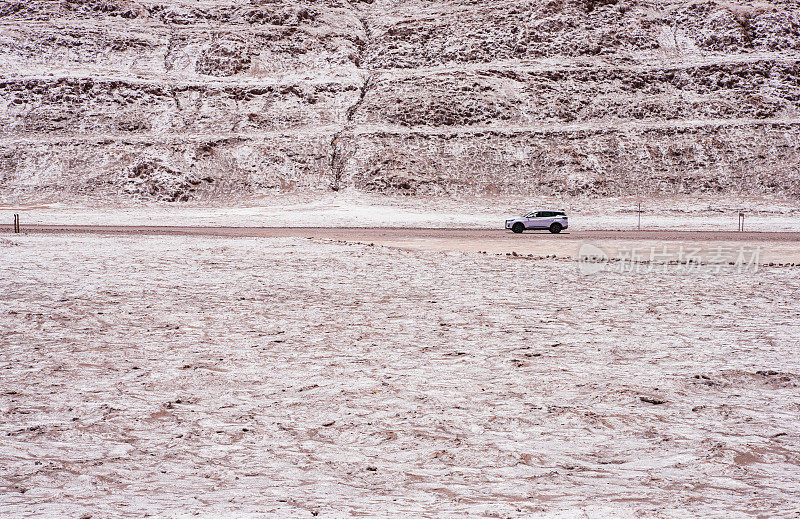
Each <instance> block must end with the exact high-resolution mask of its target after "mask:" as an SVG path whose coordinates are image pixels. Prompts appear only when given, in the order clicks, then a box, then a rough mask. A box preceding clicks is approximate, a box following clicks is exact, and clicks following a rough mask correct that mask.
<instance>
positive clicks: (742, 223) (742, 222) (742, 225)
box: [739, 211, 744, 232]
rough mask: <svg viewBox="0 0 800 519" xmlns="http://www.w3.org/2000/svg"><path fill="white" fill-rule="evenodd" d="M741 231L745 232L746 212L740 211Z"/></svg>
mask: <svg viewBox="0 0 800 519" xmlns="http://www.w3.org/2000/svg"><path fill="white" fill-rule="evenodd" d="M739 232H744V213H743V212H742V211H739Z"/></svg>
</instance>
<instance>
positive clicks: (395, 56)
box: [0, 0, 800, 201]
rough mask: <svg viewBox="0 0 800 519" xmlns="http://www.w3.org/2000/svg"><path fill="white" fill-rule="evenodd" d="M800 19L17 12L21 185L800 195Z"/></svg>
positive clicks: (223, 193) (408, 7)
mask: <svg viewBox="0 0 800 519" xmlns="http://www.w3.org/2000/svg"><path fill="white" fill-rule="evenodd" d="M798 13H800V2H797V1H795V0H775V1H760V2H732V1H721V0H708V1H703V2H698V1H694V0H692V1H689V0H673V1H669V0H664V1H656V0H550V1H543V0H537V1H526V0H497V1H494V2H476V1H474V0H449V1H431V0H403V1H399V0H373V1H355V0H351V1H348V0H316V1H314V0H309V1H288V0H269V1H267V0H250V1H234V0H202V1H188V0H178V1H170V2H167V1H164V0H137V1H127V0H113V1H112V0H61V1H57V2H56V1H45V0H33V1H26V2H22V1H18V0H17V1H0V41H1V42H2V45H0V123H1V124H0V193H2V198H4V199H7V200H8V199H14V200H16V199H20V197H22V198H24V197H51V198H54V199H62V197H64V196H67V195H69V194H90V195H97V196H111V195H120V196H123V197H131V198H133V199H145V200H173V201H182V200H191V199H192V198H194V197H196V195H197V193H199V192H204V195H205V197H209V196H210V197H211V198H215V197H216V198H219V199H220V200H222V199H226V198H227V197H233V198H234V199H235V198H241V197H246V196H249V195H254V194H259V193H265V192H270V191H274V190H287V189H309V190H315V189H331V188H333V189H340V188H356V189H360V190H366V191H376V192H399V193H408V194H420V193H428V194H437V193H447V194H457V193H463V194H498V193H516V194H547V193H551V192H554V191H559V192H564V191H565V190H566V191H567V192H569V193H570V194H581V195H598V196H608V195H613V196H617V195H625V194H636V193H643V194H647V193H650V194H656V193H659V194H686V193H708V192H712V193H718V192H719V193H743V194H760V193H768V194H777V195H780V196H790V197H797V196H800V183H798V180H797V175H796V174H795V172H796V171H797V168H798V164H799V163H800V154H799V153H798V129H799V128H800V14H798ZM142 165H150V166H148V168H149V169H148V171H149V170H153V171H156V170H157V171H159V172H160V173H159V174H145V175H136V174H135V172H136V171H137V168H139V169H141V167H142ZM154 165H157V166H154ZM165 172H170V173H165ZM165 175H166V176H165ZM201 179H207V180H201Z"/></svg>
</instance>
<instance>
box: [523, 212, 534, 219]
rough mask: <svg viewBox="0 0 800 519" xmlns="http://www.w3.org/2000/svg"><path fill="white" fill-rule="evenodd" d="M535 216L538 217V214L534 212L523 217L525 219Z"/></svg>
mask: <svg viewBox="0 0 800 519" xmlns="http://www.w3.org/2000/svg"><path fill="white" fill-rule="evenodd" d="M535 216H536V212H533V213H528V214H526V215H525V216H523V218H533V217H535Z"/></svg>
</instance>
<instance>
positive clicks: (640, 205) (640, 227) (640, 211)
mask: <svg viewBox="0 0 800 519" xmlns="http://www.w3.org/2000/svg"><path fill="white" fill-rule="evenodd" d="M636 212H637V213H639V222H638V223H637V224H636V229H637V230H639V231H641V230H642V203H641V202H639V208H638V209H637V210H636Z"/></svg>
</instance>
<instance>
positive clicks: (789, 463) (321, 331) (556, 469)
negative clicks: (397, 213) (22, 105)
mask: <svg viewBox="0 0 800 519" xmlns="http://www.w3.org/2000/svg"><path fill="white" fill-rule="evenodd" d="M0 253H1V255H2V258H3V261H2V263H0V272H2V274H0V298H2V311H0V346H1V347H2V349H3V352H4V355H3V358H2V361H0V369H2V373H3V377H2V394H0V410H1V411H2V413H3V417H4V419H3V424H2V435H0V438H1V440H0V460H2V461H1V462H2V466H3V470H2V471H0V486H2V491H0V495H2V497H1V498H0V515H3V516H4V517H5V516H12V517H20V516H36V515H38V516H68V517H80V516H81V515H83V514H91V515H92V516H93V517H106V516H113V517H141V516H142V515H144V514H154V515H158V516H167V517H172V516H184V515H191V514H193V513H195V512H200V513H201V514H203V515H206V516H209V515H220V514H226V515H232V516H248V517H251V516H274V517H312V516H313V515H316V514H318V516H319V517H343V516H352V515H363V516H391V517H398V516H405V517H423V516H424V517H450V516H456V515H458V516H463V515H464V514H465V513H466V514H469V515H473V516H480V517H530V516H537V515H545V514H546V515H557V516H562V517H586V516H587V515H588V516H590V517H609V516H617V517H631V516H641V515H646V516H649V517H687V516H697V515H704V516H719V517H722V516H724V517H752V516H756V515H762V516H769V517H796V516H797V514H798V512H800V509H798V506H797V503H798V502H800V491H798V487H797V481H798V479H800V459H798V456H797V452H798V449H799V448H800V425H798V424H800V420H798V418H799V416H798V414H800V402H798V400H797V388H798V384H800V366H798V357H797V355H796V352H797V348H798V345H799V344H798V337H800V329H798V328H799V325H800V322H798V319H797V314H798V310H799V308H798V300H800V298H799V297H798V296H800V279H798V271H797V270H795V269H791V268H788V269H787V268H769V267H767V268H762V269H760V270H759V271H758V272H757V273H751V272H745V273H737V272H733V273H729V274H726V275H718V274H717V275H715V274H713V273H712V272H709V271H705V270H695V271H691V272H687V271H685V270H683V269H681V268H680V267H679V266H674V267H672V266H667V267H665V268H664V269H661V270H659V271H655V272H650V273H648V274H646V275H645V274H637V273H615V272H605V273H600V274H597V275H593V276H583V275H581V274H580V273H579V269H578V265H577V263H576V262H574V261H569V260H541V261H533V260H529V259H527V258H525V259H523V258H515V257H506V256H502V257H497V256H491V255H483V254H478V253H463V252H437V251H431V250H400V249H394V248H386V247H381V246H369V245H354V244H337V243H331V242H327V241H326V242H320V241H319V240H309V239H303V238H232V237H191V236H170V237H168V238H165V237H163V236H116V237H113V238H110V237H107V236H96V235H38V234H31V235H18V236H7V237H4V238H2V239H1V240H0Z"/></svg>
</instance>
